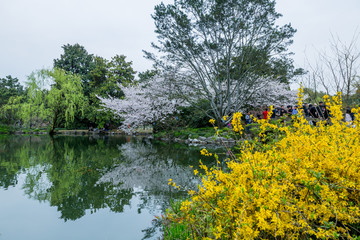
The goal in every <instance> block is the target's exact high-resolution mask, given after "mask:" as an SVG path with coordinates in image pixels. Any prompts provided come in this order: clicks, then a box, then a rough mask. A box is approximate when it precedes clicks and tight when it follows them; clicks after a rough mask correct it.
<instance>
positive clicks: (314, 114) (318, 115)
mask: <svg viewBox="0 0 360 240" xmlns="http://www.w3.org/2000/svg"><path fill="white" fill-rule="evenodd" d="M302 109H303V113H304V116H305V117H306V118H309V123H310V124H311V125H313V124H314V125H315V124H316V121H317V119H318V120H328V119H329V117H330V111H329V109H328V108H327V107H326V105H325V104H324V103H323V102H319V105H317V104H308V103H305V104H304V105H303V106H302ZM298 113H299V111H298V106H291V105H288V106H287V107H286V108H285V106H284V105H282V106H280V107H274V108H273V110H272V114H271V116H270V112H269V109H268V108H265V109H264V111H263V112H261V111H257V112H255V114H254V115H255V116H256V117H257V118H258V119H270V118H271V119H274V118H276V117H284V116H291V115H297V114H298ZM354 119H355V116H354V114H353V113H352V112H351V109H350V108H347V109H346V113H345V114H344V120H345V122H348V123H351V122H352V121H354ZM245 122H246V124H251V123H252V119H251V112H250V111H248V112H247V113H246V115H245Z"/></svg>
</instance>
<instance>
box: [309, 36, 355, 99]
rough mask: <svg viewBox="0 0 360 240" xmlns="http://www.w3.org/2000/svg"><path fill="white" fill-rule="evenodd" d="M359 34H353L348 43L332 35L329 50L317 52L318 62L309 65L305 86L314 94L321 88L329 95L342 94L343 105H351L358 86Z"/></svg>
mask: <svg viewBox="0 0 360 240" xmlns="http://www.w3.org/2000/svg"><path fill="white" fill-rule="evenodd" d="M359 34H360V33H356V34H354V36H353V37H352V39H351V41H350V42H349V43H346V42H344V41H342V40H341V39H340V38H339V37H338V36H334V35H332V37H331V40H330V50H329V51H321V52H319V55H318V60H317V61H316V62H315V63H314V64H309V74H308V76H307V77H308V79H307V80H306V84H307V85H306V86H307V87H310V88H312V89H313V90H315V92H316V91H318V89H319V88H322V89H323V90H324V91H325V92H326V93H327V94H330V95H331V94H335V93H336V92H342V94H343V98H344V103H345V104H347V105H349V104H351V96H352V95H353V94H354V93H355V92H356V90H357V86H358V84H359V71H360V49H359V48H358V44H359V42H358V40H359Z"/></svg>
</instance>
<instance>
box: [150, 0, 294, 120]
mask: <svg viewBox="0 0 360 240" xmlns="http://www.w3.org/2000/svg"><path fill="white" fill-rule="evenodd" d="M152 17H153V19H154V21H155V26H156V31H155V32H156V33H157V36H158V41H159V42H158V44H155V43H154V44H153V47H154V48H155V49H156V50H158V51H159V53H160V55H161V56H162V57H161V58H157V57H156V56H155V55H153V54H151V53H149V52H145V53H146V56H147V57H148V58H150V59H153V60H154V61H155V64H156V65H157V66H158V67H162V68H164V69H171V71H173V72H176V74H177V75H178V76H177V79H178V80H179V81H178V84H179V85H186V86H187V87H190V88H191V89H192V90H193V92H194V93H195V94H196V95H197V96H200V97H201V98H204V99H207V100H209V102H210V105H211V109H212V111H213V117H214V118H216V119H221V118H222V116H224V115H230V113H231V112H235V111H238V110H240V109H241V108H242V107H243V106H244V104H246V103H247V102H248V100H249V99H252V98H253V93H254V92H256V91H257V90H258V89H261V88H265V87H266V84H267V82H264V81H263V80H264V79H267V80H269V79H276V80H277V81H278V82H285V83H287V82H289V81H290V80H291V77H292V76H293V75H294V74H297V73H299V72H301V71H299V70H296V69H294V67H293V64H292V60H291V59H290V58H289V55H290V53H289V52H288V49H287V48H288V46H289V45H290V44H291V43H292V40H291V38H292V37H293V35H294V33H295V32H296V30H295V29H293V28H292V27H291V25H290V24H286V25H284V26H278V25H276V20H277V19H278V18H280V17H281V14H279V13H277V12H276V11H275V1H273V0H222V1H217V0H209V1H202V0H178V1H174V4H169V5H165V4H163V3H161V4H159V5H157V6H156V7H155V13H154V14H153V15H152Z"/></svg>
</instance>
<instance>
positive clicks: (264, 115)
mask: <svg viewBox="0 0 360 240" xmlns="http://www.w3.org/2000/svg"><path fill="white" fill-rule="evenodd" d="M268 113H269V112H268V109H267V108H265V111H263V113H262V114H263V117H264V119H268Z"/></svg>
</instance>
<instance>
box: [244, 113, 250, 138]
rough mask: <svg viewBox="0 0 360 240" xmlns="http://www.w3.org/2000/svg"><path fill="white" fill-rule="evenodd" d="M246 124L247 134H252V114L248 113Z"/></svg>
mask: <svg viewBox="0 0 360 240" xmlns="http://www.w3.org/2000/svg"><path fill="white" fill-rule="evenodd" d="M245 123H246V132H247V133H250V126H249V125H250V124H251V112H250V111H248V112H247V113H246V115H245Z"/></svg>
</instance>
